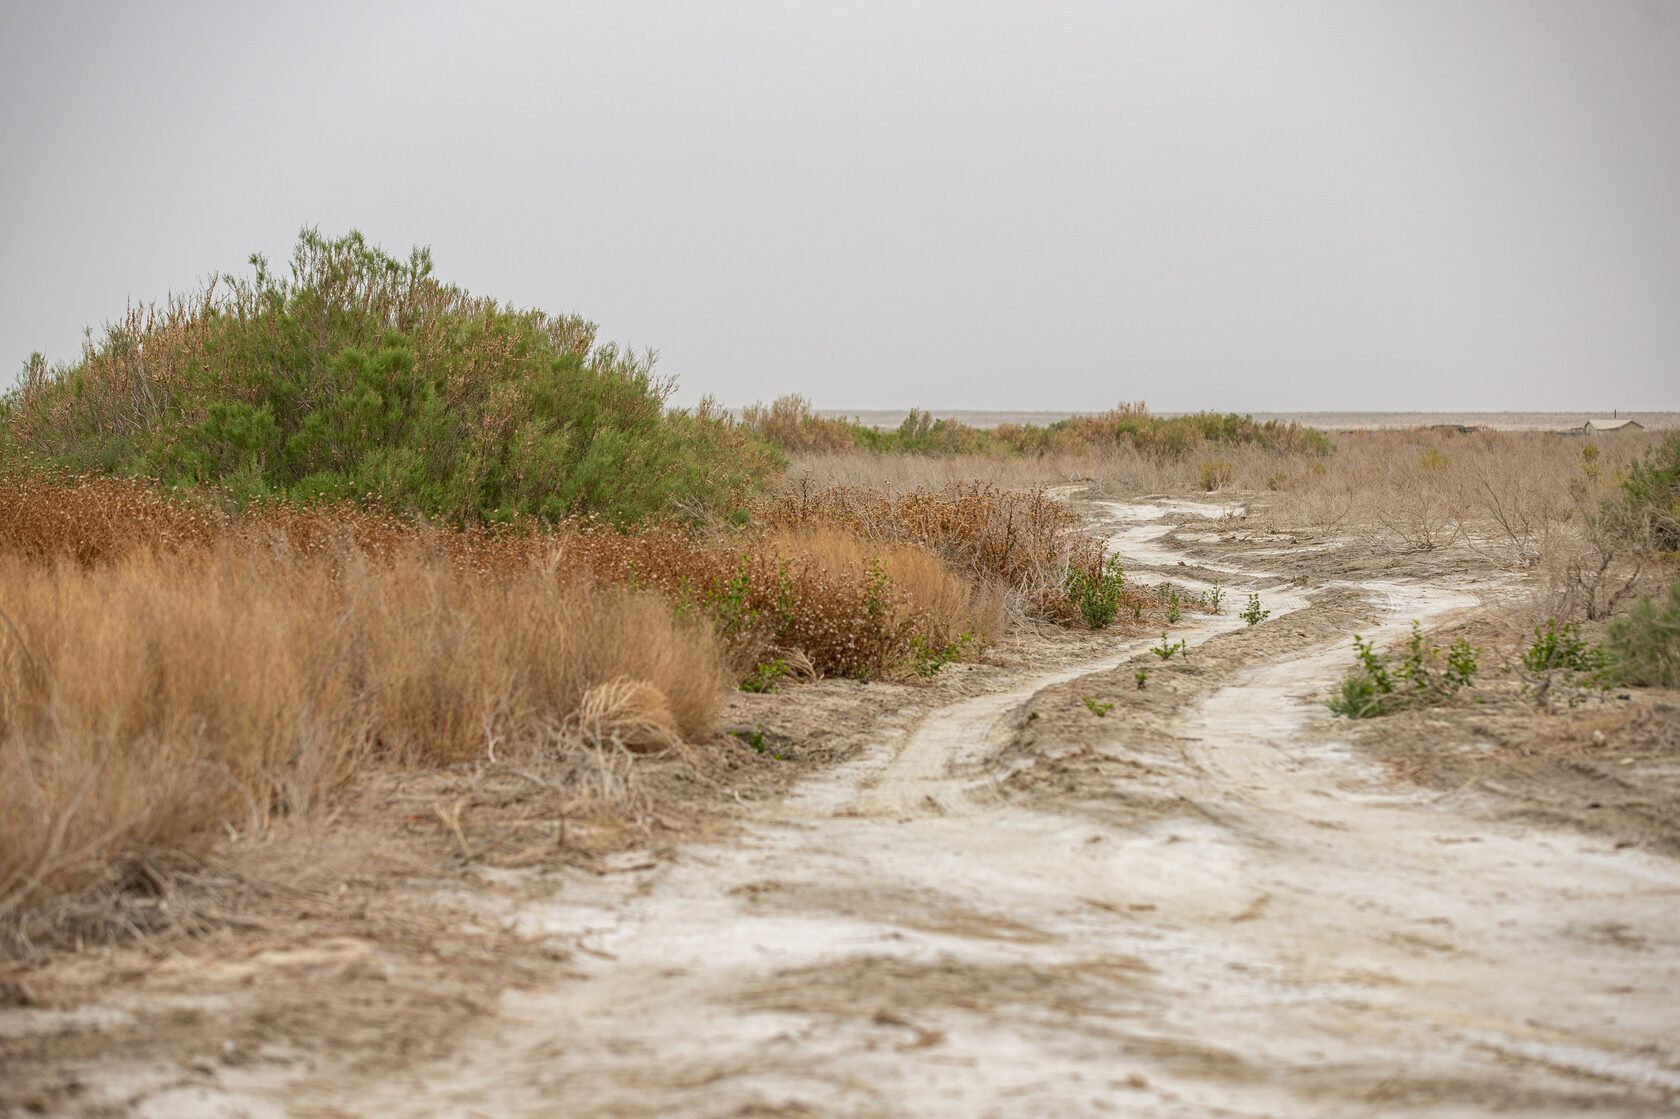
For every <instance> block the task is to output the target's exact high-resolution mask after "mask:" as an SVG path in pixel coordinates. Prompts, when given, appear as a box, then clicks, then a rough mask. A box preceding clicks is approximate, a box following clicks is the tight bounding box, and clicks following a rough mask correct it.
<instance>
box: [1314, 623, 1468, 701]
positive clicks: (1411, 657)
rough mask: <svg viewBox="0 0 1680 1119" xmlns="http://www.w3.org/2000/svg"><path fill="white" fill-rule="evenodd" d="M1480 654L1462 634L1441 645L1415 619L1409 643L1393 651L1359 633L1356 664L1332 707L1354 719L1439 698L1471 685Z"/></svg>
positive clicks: (1354, 654) (1334, 696)
mask: <svg viewBox="0 0 1680 1119" xmlns="http://www.w3.org/2000/svg"><path fill="white" fill-rule="evenodd" d="M1479 656H1480V650H1479V649H1477V647H1476V646H1474V645H1472V644H1470V643H1469V642H1468V641H1466V640H1465V639H1464V638H1462V637H1460V638H1458V639H1457V640H1455V641H1454V642H1453V643H1452V645H1450V646H1449V647H1447V648H1446V649H1442V648H1441V647H1440V646H1439V645H1437V644H1436V643H1435V642H1434V641H1431V640H1430V639H1429V638H1427V637H1425V636H1424V634H1423V630H1422V628H1421V627H1420V626H1419V625H1418V623H1417V622H1415V621H1414V622H1413V623H1412V632H1411V635H1410V636H1409V637H1408V638H1407V639H1406V642H1405V644H1404V645H1402V646H1401V648H1400V649H1399V650H1398V651H1397V652H1395V653H1392V654H1389V655H1384V654H1382V653H1378V652H1377V651H1376V649H1375V647H1374V645H1373V643H1372V642H1370V641H1367V640H1365V639H1364V638H1363V637H1360V636H1357V635H1356V636H1355V637H1354V639H1353V659H1354V669H1353V671H1352V672H1350V673H1348V674H1347V675H1346V676H1344V677H1343V678H1342V682H1341V683H1340V684H1339V685H1338V686H1337V688H1336V691H1335V693H1334V694H1333V695H1332V696H1331V697H1330V710H1331V711H1333V712H1334V713H1335V714H1337V715H1342V716H1344V717H1346V718H1349V719H1367V718H1371V717H1373V716H1377V715H1386V714H1388V713H1389V712H1391V711H1398V710H1400V709H1401V708H1404V707H1422V706H1427V705H1429V704H1433V703H1440V702H1442V701H1444V700H1447V699H1450V698H1451V697H1452V696H1454V695H1456V694H1457V693H1458V692H1459V691H1460V689H1463V688H1466V687H1469V686H1470V685H1471V683H1472V682H1473V681H1474V680H1475V678H1476V672H1477V666H1478V659H1479Z"/></svg>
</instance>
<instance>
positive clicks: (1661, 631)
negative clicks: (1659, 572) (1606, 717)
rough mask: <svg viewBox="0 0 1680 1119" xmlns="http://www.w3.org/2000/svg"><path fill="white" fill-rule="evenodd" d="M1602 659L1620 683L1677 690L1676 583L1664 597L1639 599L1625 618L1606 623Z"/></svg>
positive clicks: (1679, 584)
mask: <svg viewBox="0 0 1680 1119" xmlns="http://www.w3.org/2000/svg"><path fill="white" fill-rule="evenodd" d="M1604 655H1605V659H1606V660H1607V661H1608V666H1609V670H1610V672H1612V673H1613V674H1614V676H1615V678H1616V679H1617V680H1618V681H1619V682H1621V683H1626V684H1639V685H1644V686H1647V687H1660V688H1673V687H1680V579H1677V580H1675V581H1673V582H1671V583H1670V584H1669V585H1668V591H1667V593H1666V594H1661V595H1656V596H1649V595H1641V596H1640V597H1639V598H1636V599H1634V601H1633V605H1632V606H1630V607H1629V608H1628V612H1627V613H1626V614H1624V615H1622V616H1620V617H1616V618H1612V619H1610V622H1609V624H1608V626H1607V627H1606V628H1605V634H1604Z"/></svg>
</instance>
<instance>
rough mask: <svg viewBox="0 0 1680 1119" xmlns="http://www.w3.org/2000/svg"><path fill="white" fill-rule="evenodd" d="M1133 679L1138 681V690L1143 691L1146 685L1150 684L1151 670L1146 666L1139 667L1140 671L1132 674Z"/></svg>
mask: <svg viewBox="0 0 1680 1119" xmlns="http://www.w3.org/2000/svg"><path fill="white" fill-rule="evenodd" d="M1132 679H1133V680H1136V681H1137V686H1138V690H1139V691H1142V690H1143V686H1144V684H1146V683H1148V681H1149V669H1148V667H1146V666H1144V665H1139V666H1138V670H1137V671H1136V672H1134V673H1132Z"/></svg>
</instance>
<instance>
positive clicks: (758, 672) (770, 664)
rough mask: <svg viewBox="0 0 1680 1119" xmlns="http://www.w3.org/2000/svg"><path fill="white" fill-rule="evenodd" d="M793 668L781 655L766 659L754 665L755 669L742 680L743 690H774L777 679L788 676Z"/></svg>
mask: <svg viewBox="0 0 1680 1119" xmlns="http://www.w3.org/2000/svg"><path fill="white" fill-rule="evenodd" d="M792 671H793V670H792V669H791V668H789V667H788V663H787V662H786V661H784V660H782V659H781V658H780V657H776V658H773V659H771V660H767V661H764V662H762V663H760V664H756V665H754V666H753V670H752V671H751V672H749V673H747V675H746V676H745V678H743V679H742V680H741V690H742V691H743V692H773V691H775V690H776V681H778V680H780V679H781V678H782V677H784V676H787V675H788V674H789V673H791V672H792Z"/></svg>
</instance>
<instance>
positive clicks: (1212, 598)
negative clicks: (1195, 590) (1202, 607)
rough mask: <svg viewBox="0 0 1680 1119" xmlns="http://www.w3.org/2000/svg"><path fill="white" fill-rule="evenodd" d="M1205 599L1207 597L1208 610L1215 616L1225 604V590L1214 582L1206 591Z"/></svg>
mask: <svg viewBox="0 0 1680 1119" xmlns="http://www.w3.org/2000/svg"><path fill="white" fill-rule="evenodd" d="M1206 597H1207V604H1208V610H1209V611H1211V612H1212V613H1215V614H1217V613H1219V609H1220V607H1221V606H1223V605H1224V603H1225V588H1224V587H1222V586H1220V585H1219V584H1218V583H1217V582H1216V583H1214V584H1213V586H1212V587H1211V588H1210V589H1209V590H1208V592H1207V596H1206Z"/></svg>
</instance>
